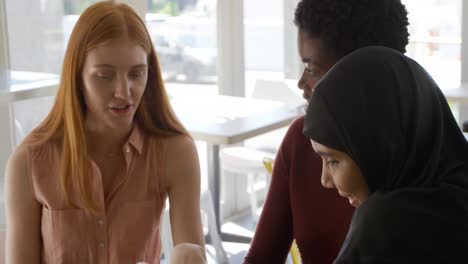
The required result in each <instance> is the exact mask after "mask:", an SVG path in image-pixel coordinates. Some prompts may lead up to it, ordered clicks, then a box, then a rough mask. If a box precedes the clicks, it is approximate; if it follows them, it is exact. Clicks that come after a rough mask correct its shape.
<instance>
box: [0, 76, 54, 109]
mask: <svg viewBox="0 0 468 264" xmlns="http://www.w3.org/2000/svg"><path fill="white" fill-rule="evenodd" d="M59 78H60V76H58V75H56V74H49V73H42V72H24V71H4V72H0V100H1V101H2V102H7V103H9V102H14V101H19V100H26V99H31V98H35V97H42V96H53V95H55V93H56V91H57V87H58V83H59Z"/></svg>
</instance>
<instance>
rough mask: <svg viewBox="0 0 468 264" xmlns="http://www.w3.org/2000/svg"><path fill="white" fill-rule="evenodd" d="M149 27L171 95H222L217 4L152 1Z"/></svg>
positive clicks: (209, 1) (203, 0) (207, 0)
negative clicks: (219, 79)
mask: <svg viewBox="0 0 468 264" xmlns="http://www.w3.org/2000/svg"><path fill="white" fill-rule="evenodd" d="M146 25H147V27H148V30H149V32H150V35H151V37H152V39H153V43H154V44H155V47H156V51H157V54H158V57H159V62H160V64H161V69H162V71H163V77H164V79H165V81H166V86H167V88H168V90H169V92H170V93H171V94H174V95H177V94H179V93H181V94H186V93H190V92H196V93H217V92H218V91H217V86H216V81H217V77H216V76H217V74H216V60H217V45H216V0H177V1H176V0H150V1H148V6H147V13H146Z"/></svg>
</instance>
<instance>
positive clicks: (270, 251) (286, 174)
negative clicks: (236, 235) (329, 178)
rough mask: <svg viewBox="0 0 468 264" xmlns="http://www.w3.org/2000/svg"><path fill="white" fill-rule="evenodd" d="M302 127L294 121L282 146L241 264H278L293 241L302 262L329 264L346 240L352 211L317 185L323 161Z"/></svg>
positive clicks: (339, 197) (335, 196)
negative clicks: (254, 229) (261, 209)
mask: <svg viewBox="0 0 468 264" xmlns="http://www.w3.org/2000/svg"><path fill="white" fill-rule="evenodd" d="M303 126H304V117H300V118H298V119H297V120H295V121H294V122H293V124H292V125H291V127H290V128H289V130H288V132H287V133H286V136H285V138H284V139H283V142H282V143H281V146H280V149H279V151H278V154H277V156H276V160H275V164H274V169H273V176H272V180H271V186H270V189H269V191H268V195H267V198H266V201H265V205H264V208H263V213H262V215H261V217H260V220H259V223H258V225H257V228H256V231H255V235H254V238H253V241H252V244H251V246H250V250H249V252H248V253H247V256H246V257H245V259H244V263H246V264H264V263H269V264H274V263H281V264H283V263H284V262H285V260H286V257H287V255H288V253H289V249H290V247H291V243H292V240H293V238H295V239H296V243H297V245H298V247H299V251H300V253H301V258H302V261H303V263H304V264H306V263H314V264H322V263H323V264H330V263H332V262H333V260H334V259H335V257H336V255H337V254H338V251H339V249H340V247H341V244H342V243H343V241H344V239H345V236H346V233H347V231H348V226H349V223H350V222H351V215H352V213H353V211H354V208H353V207H352V206H351V205H350V204H349V203H348V201H347V200H346V199H345V198H343V197H341V196H339V195H338V193H337V191H336V190H335V189H325V188H324V187H323V186H322V185H321V183H320V176H321V171H322V161H321V159H320V157H319V156H318V155H316V154H315V153H314V151H313V149H312V146H311V144H310V141H309V139H307V138H306V137H304V135H303V134H302V128H303Z"/></svg>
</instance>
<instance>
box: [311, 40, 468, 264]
mask: <svg viewBox="0 0 468 264" xmlns="http://www.w3.org/2000/svg"><path fill="white" fill-rule="evenodd" d="M304 135H306V136H307V137H308V138H310V139H311V143H312V147H313V148H314V150H315V151H316V152H317V154H319V155H320V156H321V158H322V162H323V170H322V177H321V181H322V185H323V186H324V187H326V188H336V189H337V191H338V193H339V194H340V195H341V196H343V197H345V198H347V199H348V200H349V202H350V203H351V204H352V205H353V206H355V207H357V209H356V211H355V213H354V215H353V218H352V222H351V226H350V228H349V231H348V235H347V237H346V240H345V242H344V244H343V246H342V248H341V250H340V253H339V255H338V257H337V259H336V260H335V263H457V262H458V263H459V261H462V262H463V261H465V262H466V260H467V259H468V258H467V257H466V253H465V252H466V250H467V249H468V143H467V141H466V140H465V138H464V136H463V134H462V132H461V130H460V128H459V127H458V126H457V123H456V122H455V119H454V118H453V115H452V113H451V111H450V108H449V106H448V104H447V102H446V99H445V97H444V95H443V94H442V92H441V91H440V89H439V88H438V86H437V84H436V83H435V82H434V81H433V80H432V78H431V77H430V76H429V75H428V74H427V72H426V71H425V70H424V69H423V68H422V67H421V66H420V65H419V64H417V63H416V62H415V61H413V60H412V59H410V58H408V57H406V56H404V55H403V54H401V53H399V52H396V51H394V50H392V49H389V48H384V47H367V48H362V49H359V50H357V51H355V52H353V53H351V54H350V55H348V56H346V57H344V58H343V59H342V60H341V61H340V62H338V63H337V64H336V65H335V66H334V67H333V68H332V69H331V70H330V71H329V72H328V73H327V74H326V75H325V76H324V78H323V79H322V80H321V81H320V82H319V83H318V85H317V87H316V90H315V93H314V95H313V96H312V98H311V100H310V102H309V106H308V109H307V115H306V118H305V122H304Z"/></svg>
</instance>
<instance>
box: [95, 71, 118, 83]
mask: <svg viewBox="0 0 468 264" xmlns="http://www.w3.org/2000/svg"><path fill="white" fill-rule="evenodd" d="M96 76H97V77H98V78H99V79H103V80H106V81H110V80H112V78H113V77H114V76H113V75H112V74H105V73H98V74H96Z"/></svg>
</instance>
